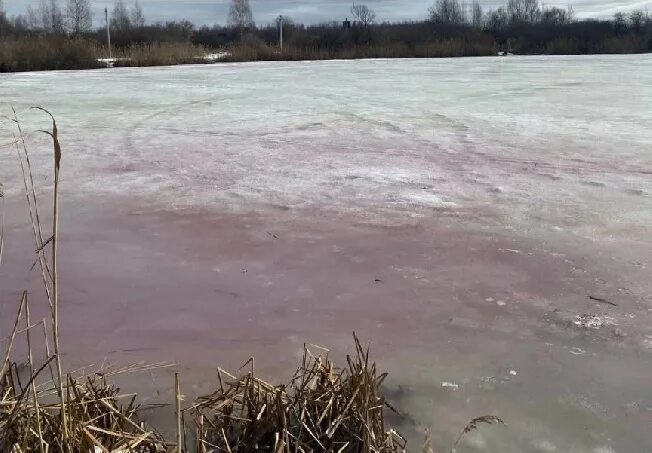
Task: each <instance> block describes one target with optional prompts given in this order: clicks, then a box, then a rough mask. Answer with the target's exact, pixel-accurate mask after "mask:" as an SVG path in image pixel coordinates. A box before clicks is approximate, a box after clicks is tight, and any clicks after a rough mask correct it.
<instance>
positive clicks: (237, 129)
mask: <svg viewBox="0 0 652 453" xmlns="http://www.w3.org/2000/svg"><path fill="white" fill-rule="evenodd" d="M0 100H1V101H2V103H3V107H4V109H3V113H6V112H7V108H6V106H7V104H10V103H11V104H13V105H15V106H16V108H17V109H18V110H22V109H24V108H26V107H28V106H30V105H41V106H44V107H46V108H49V109H50V110H51V111H52V112H53V113H54V114H55V115H56V117H57V119H58V121H59V124H60V130H61V137H62V142H63V146H64V150H65V166H64V172H65V173H64V176H65V177H67V178H69V179H74V181H75V189H74V190H75V191H77V192H78V193H86V194H95V195H101V194H118V195H120V194H122V195H128V196H129V197H144V198H145V199H147V201H148V203H152V204H154V205H160V206H163V207H166V208H176V207H201V208H204V207H210V208H215V209H219V210H224V209H229V210H236V211H238V210H250V209H252V208H259V209H264V208H265V207H269V206H273V207H282V208H284V209H285V208H289V209H292V208H319V209H322V210H331V211H334V212H346V213H358V214H360V215H364V216H367V217H370V218H383V219H386V218H388V215H390V214H398V215H399V216H403V215H406V214H407V215H431V214H430V212H432V209H433V208H434V209H440V208H443V209H452V210H457V213H458V214H459V215H462V214H463V213H466V214H468V215H469V216H470V217H471V218H472V219H476V218H477V217H483V216H489V217H493V216H496V215H499V216H502V217H503V218H504V224H506V225H509V226H511V227H513V228H518V229H519V230H529V229H532V228H547V229H555V228H557V229H573V230H576V231H577V232H578V233H579V234H581V235H583V236H586V237H594V236H595V235H600V236H601V235H606V236H609V235H610V234H613V233H618V232H622V231H628V232H631V233H632V234H636V235H644V234H647V232H649V230H647V228H649V227H650V225H652V201H651V200H652V198H651V197H652V182H651V180H652V175H651V172H652V153H651V152H650V150H651V146H652V127H650V124H652V57H651V56H640V55H636V56H573V57H514V58H475V59H440V60H393V61H388V60H366V61H331V62H300V63H249V64H223V65H210V66H195V67H188V66H185V67H174V68H148V69H112V70H98V71H85V72H50V73H28V74H6V75H2V76H0ZM21 118H22V120H23V121H24V122H25V127H26V129H28V130H34V129H36V128H38V127H43V126H44V125H45V122H44V121H39V118H43V116H42V115H39V114H36V113H26V114H23V115H21ZM4 124H5V125H6V121H5V122H4ZM8 133H9V129H8V128H6V127H3V128H2V131H0V134H2V135H1V137H2V139H1V141H0V143H3V142H6V141H7V140H8V138H10V137H7V134H8ZM36 139H37V140H39V141H40V142H43V143H44V141H45V140H46V139H45V137H40V138H36ZM38 152H39V153H41V154H43V153H47V152H48V151H47V149H45V148H39V150H38ZM15 166H16V160H15V158H14V155H13V154H12V153H2V154H1V155H0V179H1V180H2V181H4V182H5V185H6V186H7V190H9V191H11V190H18V189H19V188H20V185H19V184H18V182H19V181H18V180H17V179H16V177H15V175H16V171H15ZM389 217H391V216H389ZM482 222H484V220H481V222H480V223H482ZM641 228H643V230H641Z"/></svg>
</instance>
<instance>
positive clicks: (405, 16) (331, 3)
mask: <svg viewBox="0 0 652 453" xmlns="http://www.w3.org/2000/svg"><path fill="white" fill-rule="evenodd" d="M65 1H66V0H59V2H60V3H61V4H62V5H63V4H64V3H65ZM91 1H92V3H93V9H94V12H95V15H94V19H95V23H96V24H98V23H100V21H101V20H102V19H103V10H104V8H105V7H108V8H109V9H110V8H111V6H112V5H113V1H112V0H91ZM129 1H130V0H126V2H127V3H129ZM468 1H469V2H470V1H471V0H468ZM505 1H506V0H505ZM140 2H141V4H142V6H143V8H144V10H145V15H146V17H147V20H148V22H158V21H166V20H173V19H188V20H191V21H192V22H194V23H196V24H223V23H224V22H225V21H226V15H227V11H228V4H229V0H191V1H181V0H140ZM351 2H352V0H251V6H252V9H253V11H254V17H255V19H256V21H257V23H259V24H265V23H270V22H272V21H273V20H274V18H275V17H277V16H278V15H279V14H283V15H286V16H290V17H292V18H294V19H295V20H296V21H298V22H303V23H319V22H329V21H333V20H335V21H340V20H342V19H344V17H346V16H348V15H349V8H350V6H351ZM433 2H434V0H366V1H365V3H366V4H367V5H369V6H370V7H371V8H373V9H374V10H375V11H376V13H377V17H378V20H380V21H402V20H419V19H423V18H424V17H425V16H426V14H427V10H428V7H429V6H430V5H431V4H432V3H433ZM37 3H38V1H37V0H5V5H6V9H7V12H8V13H9V15H14V14H20V13H22V12H24V10H25V8H27V5H28V4H32V5H36V4H37ZM480 3H481V4H482V5H483V7H485V8H495V7H497V6H500V5H502V4H503V3H504V2H502V1H499V0H498V1H497V0H480ZM570 4H571V5H573V8H574V9H575V12H576V14H577V16H578V17H603V16H610V15H612V14H613V13H614V12H615V11H619V10H621V11H628V10H632V9H643V10H645V9H646V8H648V9H651V10H652V0H636V1H633V2H632V1H625V0H572V1H570ZM546 5H551V6H552V5H557V6H562V7H566V6H567V5H568V2H564V1H563V0H562V1H561V2H560V1H558V0H556V1H550V2H548V1H546Z"/></svg>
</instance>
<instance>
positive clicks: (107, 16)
mask: <svg viewBox="0 0 652 453" xmlns="http://www.w3.org/2000/svg"><path fill="white" fill-rule="evenodd" d="M104 19H105V20H106V41H107V43H108V44H109V58H110V59H111V58H113V57H112V56H111V30H109V10H108V8H104Z"/></svg>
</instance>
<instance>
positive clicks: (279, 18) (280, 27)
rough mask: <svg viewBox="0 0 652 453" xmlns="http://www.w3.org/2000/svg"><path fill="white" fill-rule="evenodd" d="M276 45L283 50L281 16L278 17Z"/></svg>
mask: <svg viewBox="0 0 652 453" xmlns="http://www.w3.org/2000/svg"><path fill="white" fill-rule="evenodd" d="M278 45H279V47H280V48H281V50H283V16H278Z"/></svg>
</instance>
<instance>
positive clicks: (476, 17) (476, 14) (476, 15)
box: [472, 0, 482, 28]
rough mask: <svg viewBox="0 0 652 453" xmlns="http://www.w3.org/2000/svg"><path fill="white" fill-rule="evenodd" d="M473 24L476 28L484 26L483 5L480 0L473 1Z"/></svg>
mask: <svg viewBox="0 0 652 453" xmlns="http://www.w3.org/2000/svg"><path fill="white" fill-rule="evenodd" d="M472 24H473V26H474V27H475V28H482V6H480V2H479V1H478V0H474V2H473V15H472Z"/></svg>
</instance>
